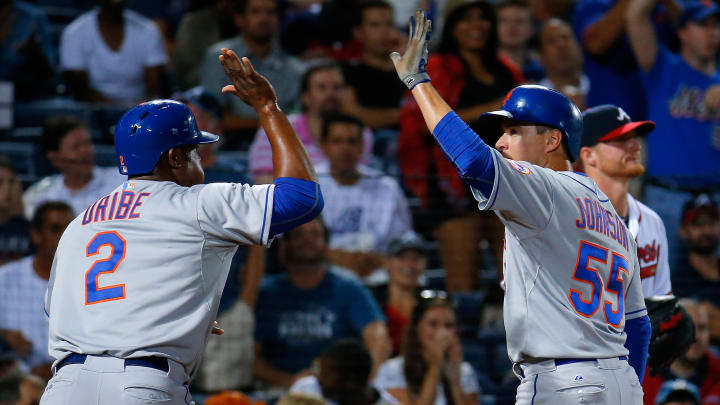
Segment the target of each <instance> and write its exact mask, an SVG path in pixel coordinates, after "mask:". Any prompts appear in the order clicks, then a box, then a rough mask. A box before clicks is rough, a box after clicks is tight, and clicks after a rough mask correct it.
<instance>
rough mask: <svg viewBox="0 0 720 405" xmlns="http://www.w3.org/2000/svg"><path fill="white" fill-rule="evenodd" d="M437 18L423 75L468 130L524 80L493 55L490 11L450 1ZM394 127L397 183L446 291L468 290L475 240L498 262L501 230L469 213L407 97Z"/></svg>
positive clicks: (470, 205)
mask: <svg viewBox="0 0 720 405" xmlns="http://www.w3.org/2000/svg"><path fill="white" fill-rule="evenodd" d="M444 14H445V16H446V17H445V25H444V27H443V31H442V39H441V43H440V49H439V51H440V52H438V53H437V54H434V55H432V56H431V57H430V60H429V61H428V65H427V70H428V73H429V74H430V77H432V80H433V84H434V86H435V88H436V89H437V90H438V92H439V93H440V95H441V96H442V97H443V99H445V100H447V102H448V104H450V106H451V107H452V108H453V109H454V110H455V111H457V113H458V115H459V116H460V117H461V118H462V119H463V120H465V121H466V122H468V123H470V124H471V125H472V123H473V121H474V120H476V119H477V117H478V116H479V115H480V114H481V113H484V112H487V111H491V110H495V109H498V108H500V106H501V105H502V102H503V99H504V97H505V95H506V94H507V92H508V91H510V90H511V89H512V88H513V87H515V86H516V85H518V84H520V83H522V82H524V81H525V79H524V77H523V76H522V73H521V72H520V71H519V70H518V69H516V68H514V67H513V65H512V64H510V63H509V62H507V61H506V60H505V58H498V56H497V49H498V39H497V24H496V20H495V12H494V10H493V7H492V5H490V4H489V3H487V2H485V1H467V0H451V1H448V4H447V6H446V7H445V13H444ZM400 121H401V123H400V126H401V128H400V136H399V139H398V159H399V162H400V167H401V169H402V175H403V182H404V184H405V186H406V187H407V188H408V189H410V191H411V192H413V193H414V194H415V196H417V197H418V198H420V201H421V206H422V209H424V210H427V212H428V214H429V217H428V218H427V219H426V221H425V222H426V223H427V224H426V225H427V226H428V227H429V228H432V229H433V232H434V235H435V238H436V239H437V241H438V245H439V246H438V247H439V250H440V255H441V258H442V264H443V268H444V269H445V272H446V273H445V274H446V280H447V286H448V289H450V290H451V291H467V290H470V289H473V288H474V287H476V286H475V282H476V273H477V269H478V266H479V261H478V255H479V249H478V246H479V245H480V240H481V239H482V238H483V237H486V238H487V239H489V241H490V246H491V250H492V251H493V252H494V253H495V255H496V260H497V258H498V257H501V255H502V242H501V241H502V235H503V233H504V231H503V227H502V224H501V223H500V221H499V220H498V219H497V217H495V215H492V214H490V213H478V212H477V210H476V209H475V208H474V207H475V203H474V199H473V198H472V196H471V195H470V189H469V188H468V187H467V185H466V184H465V183H464V182H463V181H462V180H461V179H460V177H459V176H458V174H457V170H455V167H454V166H453V164H452V163H451V162H450V161H448V160H447V159H446V158H445V155H444V154H443V152H442V151H441V150H440V147H439V146H437V144H436V143H435V142H434V141H433V140H432V134H430V133H429V131H428V130H427V127H426V126H425V121H424V119H423V117H422V114H421V113H420V109H419V107H418V105H417V103H415V102H414V101H413V100H412V99H409V100H408V101H407V102H406V103H405V104H404V105H403V107H402V110H401V113H400ZM476 129H477V128H476ZM477 132H478V133H480V134H484V133H486V132H487V131H482V130H480V129H477ZM498 138H499V134H498V136H496V137H493V138H492V139H490V138H488V137H486V138H484V140H485V142H486V143H488V144H489V145H494V144H495V142H496V141H497V139H498ZM430 214H431V215H430ZM424 225H425V224H424ZM499 262H501V261H499Z"/></svg>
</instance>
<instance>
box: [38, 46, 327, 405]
mask: <svg viewBox="0 0 720 405" xmlns="http://www.w3.org/2000/svg"><path fill="white" fill-rule="evenodd" d="M219 58H220V62H221V64H222V66H223V67H224V68H225V72H226V73H227V75H228V76H229V78H230V79H231V80H232V82H233V85H228V86H225V87H224V88H223V89H222V91H223V92H225V93H232V94H234V95H236V96H238V97H240V98H241V99H242V100H243V101H244V102H246V103H247V104H249V105H251V106H252V107H253V108H254V109H255V111H257V113H258V115H259V117H260V122H261V123H262V125H263V127H264V128H265V130H266V131H267V134H268V137H269V138H270V143H271V145H272V148H273V158H274V176H275V180H274V182H273V184H269V185H260V186H252V187H251V186H248V185H243V184H236V183H212V184H207V185H203V184H202V183H203V177H204V173H203V170H202V168H201V166H200V158H199V156H198V152H197V149H198V144H202V143H208V142H215V141H217V140H218V137H217V136H216V135H213V134H210V133H206V132H201V131H199V130H198V129H197V125H196V123H195V118H194V117H193V115H192V113H191V112H190V110H189V109H188V108H187V107H186V106H185V105H184V104H182V103H179V102H177V101H172V100H156V101H150V102H146V103H143V104H140V105H138V106H137V107H135V108H133V109H131V110H130V111H128V112H127V113H126V114H125V115H124V116H123V117H122V118H121V119H120V121H119V122H118V124H117V127H116V130H115V147H116V150H117V159H118V167H119V170H120V173H123V174H127V175H128V181H127V182H125V183H124V184H123V185H122V186H120V187H118V188H117V189H115V190H114V191H113V192H112V193H110V194H109V195H107V196H105V197H103V198H101V199H100V200H98V201H97V202H95V203H94V204H93V205H91V206H90V207H88V208H87V209H86V210H85V212H83V213H81V214H80V215H79V216H78V217H77V218H75V220H74V221H73V222H72V223H71V224H70V225H69V226H68V228H67V230H66V231H65V233H64V234H63V236H62V238H61V240H60V244H59V247H58V249H57V253H56V255H55V260H54V262H53V266H52V271H51V276H50V282H49V286H48V291H47V294H46V298H45V308H46V310H47V312H48V314H49V317H50V333H49V334H50V344H49V350H50V354H51V355H52V356H53V357H54V358H55V359H57V360H56V361H55V363H54V364H53V369H54V373H55V374H54V377H53V378H52V379H51V380H50V382H49V384H48V388H47V390H46V391H45V393H44V395H43V398H42V401H41V403H42V404H43V405H50V404H140V403H143V404H146V403H155V401H156V402H158V403H163V404H189V403H191V401H190V395H189V391H188V383H189V380H190V377H191V376H192V375H193V373H194V371H195V370H196V368H197V366H198V362H199V360H200V356H201V353H202V350H203V347H204V346H205V342H206V340H207V337H208V335H209V333H210V331H211V328H212V323H213V322H212V320H213V318H214V317H215V315H216V313H217V309H218V303H219V300H220V294H221V292H222V289H223V286H224V284H225V279H226V278H227V274H228V270H229V267H230V260H231V259H232V257H233V254H234V253H235V251H236V249H237V247H238V244H241V243H244V244H259V245H268V244H269V243H270V241H271V240H272V239H273V237H274V236H275V235H277V234H279V233H282V232H284V231H286V230H288V229H291V228H293V227H296V226H298V225H300V224H302V223H305V222H307V221H309V220H311V219H312V218H314V217H315V216H317V215H318V214H319V213H320V211H321V210H322V207H323V200H322V195H321V193H320V188H319V186H318V184H317V183H316V178H315V173H314V170H313V168H312V166H311V164H310V159H309V157H308V156H307V153H306V152H305V149H304V148H303V146H302V144H301V143H300V141H299V140H298V138H297V136H296V135H295V133H294V132H293V130H292V127H291V126H290V124H289V122H288V121H287V119H286V117H285V115H284V114H283V113H282V111H281V110H280V109H279V107H278V106H277V103H276V101H277V98H276V95H275V91H274V90H273V88H272V86H271V85H270V83H269V82H268V81H267V80H266V79H265V78H264V77H263V76H261V75H259V74H258V73H257V72H256V71H255V70H254V69H253V67H252V65H251V64H250V61H249V60H248V59H247V58H242V59H240V58H238V57H237V55H236V54H235V53H234V52H233V51H230V50H227V49H223V50H222V54H221V55H220V56H219Z"/></svg>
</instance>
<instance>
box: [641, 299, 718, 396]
mask: <svg viewBox="0 0 720 405" xmlns="http://www.w3.org/2000/svg"><path fill="white" fill-rule="evenodd" d="M680 304H681V305H682V306H683V307H685V309H686V310H687V311H688V313H689V314H690V317H691V318H692V320H693V323H695V337H696V341H695V343H693V345H692V346H690V349H688V351H687V353H685V355H684V356H682V357H680V358H679V359H677V360H675V361H674V362H673V363H672V364H671V365H670V369H669V370H668V371H667V372H666V373H664V374H659V375H655V376H652V375H650V374H649V373H646V374H645V379H644V381H643V391H644V392H645V396H644V398H643V402H644V404H645V405H655V397H656V396H657V394H658V391H659V390H660V386H661V385H662V383H663V382H665V381H668V380H674V379H684V380H687V381H690V382H692V383H693V384H695V385H697V386H698V387H700V398H701V399H702V403H703V405H715V404H720V358H718V357H717V356H716V355H715V354H713V353H712V352H711V351H710V325H709V319H708V318H709V317H708V310H707V306H706V304H704V303H698V302H697V301H694V300H689V299H683V300H680Z"/></svg>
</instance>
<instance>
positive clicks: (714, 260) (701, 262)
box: [672, 194, 720, 339]
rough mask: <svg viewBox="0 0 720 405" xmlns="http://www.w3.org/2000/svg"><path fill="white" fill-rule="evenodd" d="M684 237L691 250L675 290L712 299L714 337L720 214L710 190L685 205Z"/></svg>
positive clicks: (719, 310)
mask: <svg viewBox="0 0 720 405" xmlns="http://www.w3.org/2000/svg"><path fill="white" fill-rule="evenodd" d="M680 237H681V239H683V240H684V241H685V243H686V245H687V248H688V251H687V254H686V255H685V256H682V257H681V258H680V261H679V265H678V266H677V267H674V269H675V271H674V272H673V275H672V281H673V286H674V288H673V290H674V292H675V294H677V295H678V296H680V297H694V298H696V299H698V300H701V301H708V302H709V303H710V306H709V307H708V310H709V311H710V315H711V319H712V323H711V332H712V335H713V338H714V339H720V256H719V255H718V254H717V250H718V245H720V214H719V213H718V205H717V203H716V202H715V201H713V200H711V199H710V197H709V196H708V195H706V194H701V195H699V196H697V197H695V198H694V199H692V200H690V201H688V202H687V203H686V204H685V207H684V208H683V216H682V225H681V227H680Z"/></svg>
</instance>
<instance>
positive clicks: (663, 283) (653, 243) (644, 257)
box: [627, 194, 672, 297]
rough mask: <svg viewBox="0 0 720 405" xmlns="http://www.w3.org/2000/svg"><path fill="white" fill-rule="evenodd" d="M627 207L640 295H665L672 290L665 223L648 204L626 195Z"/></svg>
mask: <svg viewBox="0 0 720 405" xmlns="http://www.w3.org/2000/svg"><path fill="white" fill-rule="evenodd" d="M627 198H628V205H629V207H630V210H629V213H628V214H629V215H628V229H629V230H630V233H631V234H632V235H633V236H634V237H635V241H636V242H637V257H638V261H639V262H640V278H641V280H642V291H643V296H645V297H652V296H655V295H666V294H669V293H671V292H672V285H671V284H670V264H669V262H668V241H667V234H666V233H665V224H663V221H662V219H661V218H660V216H659V215H658V214H657V213H656V212H655V211H653V210H651V209H650V208H649V207H648V206H647V205H645V204H643V203H641V202H640V201H638V200H636V199H634V198H633V197H632V196H631V195H630V194H628V196H627Z"/></svg>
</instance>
